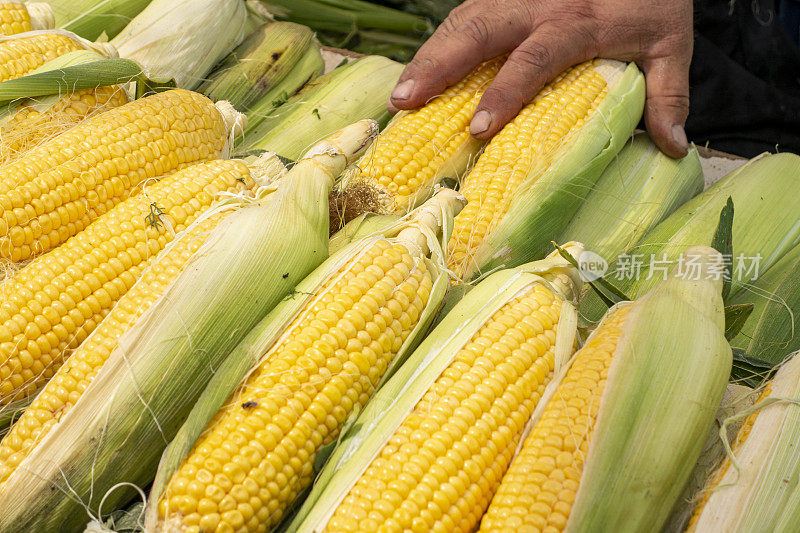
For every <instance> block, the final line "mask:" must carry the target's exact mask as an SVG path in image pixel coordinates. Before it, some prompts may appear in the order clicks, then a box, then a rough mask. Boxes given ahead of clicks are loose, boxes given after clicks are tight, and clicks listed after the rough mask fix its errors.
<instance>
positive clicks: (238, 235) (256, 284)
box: [0, 122, 377, 531]
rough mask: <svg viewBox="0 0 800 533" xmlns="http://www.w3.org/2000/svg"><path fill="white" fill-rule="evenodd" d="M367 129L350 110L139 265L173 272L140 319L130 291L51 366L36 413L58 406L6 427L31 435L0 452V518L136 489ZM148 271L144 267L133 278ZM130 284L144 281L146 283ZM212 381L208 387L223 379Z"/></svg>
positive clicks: (314, 227) (302, 271) (6, 523)
mask: <svg viewBox="0 0 800 533" xmlns="http://www.w3.org/2000/svg"><path fill="white" fill-rule="evenodd" d="M376 133H377V131H376V125H375V124H374V123H369V122H362V123H356V124H354V125H353V126H351V127H349V128H347V129H345V130H344V131H342V132H340V133H339V134H337V135H335V136H334V137H332V138H330V139H329V140H327V141H324V142H322V143H320V144H319V145H317V146H315V147H314V148H313V149H312V152H311V153H310V154H309V156H308V157H307V158H304V159H302V160H300V161H299V162H298V163H297V164H295V166H294V167H293V168H292V170H291V171H290V172H289V173H287V174H286V175H285V176H284V177H283V178H282V179H280V180H279V181H278V182H277V184H276V185H275V186H274V187H273V188H271V189H267V190H266V191H264V190H260V191H257V194H256V196H255V198H253V197H251V196H249V195H247V196H245V197H242V198H230V199H229V200H228V201H227V202H226V203H224V204H222V205H220V206H219V207H217V208H212V210H211V211H206V214H205V215H204V216H202V217H201V218H199V219H198V220H196V221H195V223H194V224H195V225H194V226H190V227H189V228H188V229H187V230H186V231H187V233H185V234H183V236H182V237H179V238H178V241H177V242H178V244H174V245H173V247H172V248H167V250H166V251H165V253H162V256H161V257H163V258H164V261H169V262H171V261H172V260H174V259H175V255H174V254H173V253H172V252H173V251H174V250H177V249H178V248H179V245H180V242H181V240H182V239H185V238H188V239H189V240H192V239H193V238H194V236H197V235H203V233H204V231H203V228H198V226H200V225H204V224H208V223H209V221H210V219H211V218H213V217H214V216H217V215H218V214H219V213H223V212H229V213H228V214H227V215H226V216H224V219H223V220H222V221H220V222H219V223H218V224H217V226H216V228H213V229H210V230H209V234H208V235H207V236H206V238H205V242H203V244H202V245H200V246H199V249H197V251H196V253H194V254H193V255H192V256H191V258H190V259H189V260H188V262H185V263H183V264H180V258H178V259H179V264H178V265H177V266H176V265H174V264H169V262H165V263H163V264H162V263H161V261H160V260H156V262H155V263H153V264H152V265H151V267H150V268H151V269H153V270H152V272H154V275H155V276H156V280H157V281H159V282H162V281H166V280H168V279H169V278H170V277H174V276H175V272H174V271H173V270H172V269H174V268H178V269H180V268H183V272H181V273H179V274H177V277H175V279H174V281H172V282H171V283H169V284H168V285H167V286H166V289H165V290H164V291H163V294H161V296H160V297H158V299H157V300H155V301H154V302H153V303H151V304H150V307H149V309H148V310H147V311H146V312H145V313H144V314H143V315H142V316H141V318H140V319H139V320H135V311H136V310H135V308H136V306H138V305H139V304H140V302H137V301H130V300H129V301H128V302H127V304H126V305H127V306H128V308H127V309H126V310H127V311H128V313H129V316H130V313H132V314H133V315H134V320H135V322H134V324H133V325H131V326H130V327H128V325H125V326H124V327H123V329H125V327H128V329H127V330H126V331H124V333H123V332H121V331H119V329H118V328H115V327H114V325H113V324H109V328H108V329H105V328H104V329H103V330H100V331H102V333H99V334H98V335H99V337H96V338H95V339H90V342H91V341H95V340H96V341H101V342H103V343H104V344H103V346H102V347H96V349H95V348H93V346H92V344H86V345H85V347H84V348H82V349H81V350H80V351H79V352H77V353H76V354H74V355H76V356H78V358H77V359H76V360H75V367H76V372H74V373H73V372H70V371H69V370H67V371H65V372H64V373H62V374H60V376H62V377H63V379H61V380H60V381H58V382H54V385H53V386H52V387H51V388H50V389H46V390H45V391H44V392H43V396H42V397H41V401H37V403H36V407H37V411H35V412H34V415H38V414H41V413H48V411H49V409H50V408H51V407H53V408H55V409H61V411H62V412H56V413H53V412H52V411H49V412H50V414H51V415H52V418H51V417H50V415H48V416H46V417H45V418H46V420H43V421H42V422H43V423H46V424H45V425H46V428H45V429H44V430H42V429H38V430H37V429H36V427H34V428H32V429H30V430H29V426H25V427H20V430H19V431H18V432H17V433H16V434H14V433H13V431H12V434H10V435H9V437H10V438H11V439H12V440H9V441H8V442H7V443H5V444H7V445H8V446H9V447H11V446H16V445H17V444H19V441H20V440H22V444H23V447H25V446H26V443H25V439H26V438H28V436H29V435H28V434H29V432H30V434H32V435H34V436H35V435H37V433H38V434H41V435H42V436H41V438H40V439H39V440H38V442H35V443H29V444H27V446H28V449H27V450H23V451H21V454H23V455H24V457H22V458H16V456H14V453H16V451H12V452H11V454H9V455H8V457H9V459H10V460H12V461H14V462H15V464H16V467H15V468H13V469H12V471H11V472H10V473H7V475H8V477H7V478H6V479H5V481H4V483H3V484H2V486H0V508H2V509H3V512H2V513H0V531H9V530H27V531H55V530H59V531H73V530H76V529H77V528H78V527H82V526H83V525H84V524H85V522H86V515H85V514H84V506H88V508H89V509H91V511H92V512H93V513H96V512H97V506H98V504H99V503H100V501H101V500H102V501H103V502H104V505H105V506H106V507H105V508H106V509H108V508H116V507H118V506H120V505H122V504H124V503H125V502H126V501H128V500H129V499H130V498H131V497H132V496H133V495H135V492H134V491H133V490H132V489H131V488H130V485H129V484H133V485H136V486H145V485H147V484H148V483H149V482H150V481H151V480H152V479H153V474H154V473H155V468H156V465H157V464H158V460H159V457H160V456H161V454H162V452H163V450H164V447H165V446H166V444H167V443H168V442H169V441H170V440H172V439H173V437H174V436H175V434H176V432H177V431H178V429H179V428H180V426H181V424H183V422H184V419H185V417H186V416H187V415H188V414H189V412H190V411H191V409H192V408H193V406H194V405H195V403H196V402H197V400H198V398H199V397H200V395H201V393H203V391H204V388H205V387H206V384H207V383H208V382H209V380H210V379H211V378H212V377H214V376H216V379H219V377H220V375H221V373H224V367H222V362H223V361H224V360H226V358H228V356H229V355H230V354H231V353H232V350H233V349H234V348H235V347H236V345H237V344H238V343H239V341H241V340H242V339H243V338H244V337H245V335H246V334H247V332H248V331H249V330H250V329H251V328H252V327H253V326H254V325H255V324H256V323H258V322H259V320H261V318H262V317H263V316H264V315H266V314H267V312H269V311H270V310H271V309H272V308H273V307H274V306H275V305H276V304H278V303H279V302H280V301H281V300H282V299H283V298H284V297H285V296H286V295H287V294H288V293H289V292H290V291H291V290H292V289H293V288H294V287H295V286H296V285H297V284H298V283H299V282H300V280H302V279H303V277H305V276H306V275H307V274H308V273H309V272H310V271H311V270H313V268H315V267H316V266H318V265H319V264H320V263H321V262H322V261H323V260H324V258H325V257H326V255H327V254H326V251H327V237H328V216H327V195H328V192H329V191H330V188H331V187H332V185H333V181H334V179H335V177H336V176H337V175H338V174H339V173H341V171H342V170H343V168H344V166H345V165H347V164H348V163H350V162H351V161H353V160H354V159H355V158H356V157H357V156H359V155H361V153H362V152H363V149H364V148H365V147H366V146H368V144H369V141H370V138H371V137H372V136H373V135H375V134H376ZM212 164H217V163H212ZM221 164H225V165H234V166H236V167H237V168H239V169H240V170H241V171H243V170H244V168H246V167H241V166H239V165H240V164H239V163H236V162H222V163H221ZM226 175H227V173H226ZM244 179H245V181H247V177H246V176H244ZM270 191H271V192H270ZM264 193H268V194H264ZM190 203H191V202H190ZM205 227H208V226H205ZM104 246H105V245H104ZM102 249H103V247H101V248H100V249H99V250H98V252H99V251H102ZM186 253H188V251H186ZM162 276H163V278H164V279H163V280H162ZM152 280H153V276H145V277H144V278H143V279H142V280H140V282H139V283H144V284H148V283H151V282H152ZM165 284H166V283H165ZM132 290H133V291H135V292H134V294H136V293H145V294H146V293H147V291H148V290H149V288H148V287H147V286H141V287H140V288H136V287H134V288H133V289H132ZM153 290H161V288H159V287H158V286H155V287H153ZM141 304H145V302H141ZM114 316H115V318H120V317H122V319H124V315H121V314H119V313H116V314H115V315H114ZM109 352H110V353H109ZM247 355H248V354H247V353H245V356H247ZM105 357H107V359H106V360H105V362H103V358H105ZM67 365H68V368H70V369H71V363H70V362H68V363H67ZM98 368H99V370H97V369H98ZM94 372H96V375H94ZM92 376H93V379H92ZM87 383H88V386H87V387H86V388H85V390H82V388H83V387H84V386H86V385H87ZM235 383H236V381H234V384H233V385H231V387H233V386H235ZM217 385H218V386H214V387H211V388H210V389H209V390H207V391H206V393H207V394H206V395H209V394H210V395H211V396H213V395H214V394H215V392H216V391H218V390H219V387H221V386H227V385H226V384H225V383H224V382H223V383H222V385H219V384H217ZM67 390H69V392H67ZM81 391H82V394H81ZM45 395H46V396H45ZM73 401H74V404H71V402H73ZM62 402H63V403H62ZM34 418H36V416H32V417H28V419H27V422H26V423H27V424H31V423H34V420H33V419H34ZM34 426H36V424H34ZM38 427H41V426H38ZM12 435H14V436H13V437H12ZM34 438H35V437H34ZM30 444H35V445H34V446H31V445H30ZM87 450H91V453H87ZM19 459H21V460H19ZM118 484H121V485H118ZM112 487H116V488H115V489H114V490H111V489H112Z"/></svg>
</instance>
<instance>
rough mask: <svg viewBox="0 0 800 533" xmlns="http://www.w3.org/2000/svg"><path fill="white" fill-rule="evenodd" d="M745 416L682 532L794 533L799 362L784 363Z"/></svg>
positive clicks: (799, 467)
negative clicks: (767, 532)
mask: <svg viewBox="0 0 800 533" xmlns="http://www.w3.org/2000/svg"><path fill="white" fill-rule="evenodd" d="M748 412H750V414H749V416H747V418H745V420H744V423H743V424H742V427H741V428H740V429H739V433H738V434H737V436H736V440H735V441H734V442H733V444H732V447H731V450H730V452H729V454H730V455H729V456H728V458H726V459H725V460H724V461H723V463H722V464H721V465H720V467H719V468H718V469H717V471H716V472H715V473H714V474H712V476H711V477H710V478H709V482H708V485H707V486H706V488H705V489H704V493H702V495H701V498H700V502H699V505H698V509H697V510H696V512H695V515H694V516H693V517H692V521H691V522H690V525H689V528H688V529H687V531H689V532H706V531H707V532H711V531H726V532H727V531H730V532H732V533H734V532H746V531H775V532H777V531H780V532H782V533H783V532H785V533H788V532H790V531H794V530H795V529H797V519H798V517H800V499H798V488H797V479H798V476H800V448H798V446H797V442H798V440H800V357H798V356H797V355H794V356H792V357H791V358H790V359H788V360H787V361H786V363H785V364H784V365H783V366H782V367H781V368H780V370H779V371H778V373H777V374H776V375H775V377H774V379H773V380H772V381H771V382H769V383H768V384H767V385H766V386H765V388H764V390H763V392H762V394H761V397H760V399H759V401H758V402H757V403H756V405H755V406H754V407H753V408H751V409H749V410H748V411H745V412H744V413H742V415H745V414H747V413H748ZM742 415H739V416H742ZM733 461H735V464H734V462H733Z"/></svg>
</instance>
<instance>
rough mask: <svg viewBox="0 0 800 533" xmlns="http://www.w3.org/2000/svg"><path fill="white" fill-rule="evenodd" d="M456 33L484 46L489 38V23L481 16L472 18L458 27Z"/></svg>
mask: <svg viewBox="0 0 800 533" xmlns="http://www.w3.org/2000/svg"><path fill="white" fill-rule="evenodd" d="M458 31H459V32H460V33H461V34H462V35H463V36H464V37H466V38H467V39H469V40H471V41H474V42H475V43H476V44H480V45H484V44H486V43H487V42H488V41H489V39H490V38H491V29H490V28H489V23H488V22H487V20H486V18H485V17H483V16H477V17H472V18H471V19H469V20H468V21H466V22H464V23H463V24H462V25H461V26H459V28H458Z"/></svg>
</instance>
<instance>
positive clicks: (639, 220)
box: [558, 133, 703, 263]
mask: <svg viewBox="0 0 800 533" xmlns="http://www.w3.org/2000/svg"><path fill="white" fill-rule="evenodd" d="M702 190H703V169H702V168H701V167H700V158H699V157H698V155H697V149H696V148H695V147H692V148H691V149H690V150H689V153H688V154H687V155H686V157H684V158H682V159H672V158H671V157H668V156H666V155H664V154H663V153H661V151H659V149H658V147H657V146H656V145H655V144H653V142H652V141H651V140H650V137H649V136H648V135H647V134H646V133H640V134H638V135H635V136H634V138H633V140H632V141H631V142H630V143H628V144H627V145H626V146H625V148H623V149H622V151H621V152H620V153H619V154H617V157H615V158H614V160H613V161H611V163H610V164H609V165H608V167H606V169H605V171H604V172H603V174H602V175H601V176H600V179H598V180H597V183H596V184H595V185H594V187H593V188H592V190H591V192H590V193H589V195H588V196H587V197H586V200H584V202H583V204H582V205H581V207H580V209H578V212H577V213H576V214H575V217H574V218H573V219H572V221H571V222H570V223H569V226H567V228H566V229H565V230H564V233H562V234H561V237H560V239H558V241H559V242H567V241H579V242H581V243H583V245H584V246H585V247H586V249H587V250H591V251H592V252H595V253H597V254H599V255H600V256H601V257H602V258H603V259H605V260H606V261H607V262H609V263H610V262H612V261H614V260H615V259H616V258H617V256H618V255H619V254H621V253H623V252H624V251H625V250H629V249H630V248H631V247H632V246H633V245H634V244H636V242H637V241H639V239H641V238H642V236H643V235H645V234H646V233H647V232H648V231H649V230H650V229H651V228H652V227H653V226H655V225H656V224H658V223H659V222H661V221H662V220H663V219H664V218H666V217H667V216H668V215H669V214H670V213H672V212H673V211H674V210H675V209H677V208H678V207H679V206H681V205H682V204H684V203H685V202H687V201H688V200H689V199H690V198H692V197H693V196H695V195H696V194H698V193H699V192H701V191H702Z"/></svg>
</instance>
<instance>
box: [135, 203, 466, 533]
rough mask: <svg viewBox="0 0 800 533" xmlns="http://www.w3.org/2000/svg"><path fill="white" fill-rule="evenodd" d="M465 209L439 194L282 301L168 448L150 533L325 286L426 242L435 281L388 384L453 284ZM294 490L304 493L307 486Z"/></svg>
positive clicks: (335, 258)
mask: <svg viewBox="0 0 800 533" xmlns="http://www.w3.org/2000/svg"><path fill="white" fill-rule="evenodd" d="M463 205H464V199H463V197H461V196H460V195H459V194H458V193H456V192H455V191H453V190H442V191H441V192H440V194H438V195H437V196H436V197H434V198H432V199H431V200H430V201H429V202H428V203H427V204H425V205H424V206H422V207H420V209H418V210H417V211H415V212H414V213H411V214H410V215H409V216H408V217H407V218H405V219H403V220H400V221H398V222H397V223H395V224H393V225H391V226H390V227H388V228H384V229H382V230H381V231H379V232H377V233H373V234H372V235H370V236H367V237H365V238H363V239H360V240H358V241H354V242H353V243H352V244H350V245H348V246H346V247H344V248H343V249H341V250H340V251H339V252H337V253H336V254H334V255H332V256H331V257H330V258H329V259H328V260H327V261H326V262H325V263H323V264H322V265H321V266H320V267H319V268H317V269H316V270H315V271H314V272H313V273H312V274H310V275H309V276H308V277H307V278H306V279H304V280H303V281H302V282H301V283H300V284H299V285H298V286H297V290H296V291H295V292H294V293H293V295H292V297H291V298H287V299H285V300H284V301H283V302H281V304H279V305H278V306H277V307H276V308H275V309H274V310H273V311H272V312H271V313H270V314H268V315H267V316H266V317H265V318H264V319H263V320H262V321H261V322H260V323H259V324H258V325H257V326H256V327H255V328H253V329H252V330H251V332H250V333H249V334H248V336H247V337H246V338H245V339H244V340H243V341H242V343H241V344H240V345H239V346H238V347H237V348H236V349H235V350H234V351H233V353H232V354H231V356H230V357H228V359H226V361H225V363H224V364H223V366H222V367H221V368H220V369H219V371H218V373H217V375H216V376H215V377H214V379H213V380H212V381H211V382H209V384H208V387H207V389H206V393H205V394H204V395H203V401H202V403H200V404H198V405H197V406H196V407H195V409H194V410H193V411H192V413H191V415H190V416H189V418H188V419H187V421H186V423H185V424H184V426H183V427H182V428H181V430H180V432H179V433H178V435H177V436H176V438H175V440H173V442H172V443H171V444H170V446H169V447H168V448H167V450H166V452H165V454H164V456H163V458H162V461H161V464H160V465H159V471H158V474H157V476H156V479H155V482H154V484H153V489H152V491H151V494H150V498H149V502H150V505H149V506H148V512H147V516H146V520H145V524H146V528H147V529H149V530H153V529H155V530H158V529H159V528H160V529H167V528H165V527H164V524H163V523H158V524H157V522H159V517H158V502H159V501H160V499H161V497H162V495H163V492H164V490H165V489H166V487H167V484H168V482H169V481H170V478H171V476H172V475H173V474H174V473H175V472H176V471H177V469H178V468H180V466H181V464H182V463H183V462H184V461H185V460H186V458H187V456H188V454H189V453H190V452H191V451H192V448H193V446H194V444H195V441H196V440H197V439H198V437H199V436H200V435H201V433H202V432H203V431H204V430H210V428H209V427H208V425H209V422H210V421H211V420H212V419H213V417H214V416H215V414H217V412H218V411H219V410H220V409H224V408H225V407H224V406H225V405H226V402H229V401H230V398H235V397H236V396H234V395H235V393H236V391H237V389H239V387H240V386H241V384H242V380H243V379H245V378H246V376H247V374H248V371H249V369H251V368H253V367H256V366H258V365H260V364H262V362H263V361H264V360H265V358H268V357H269V355H270V354H271V353H272V350H273V348H274V347H276V346H277V345H278V343H279V342H281V339H283V338H284V335H285V332H286V331H287V328H288V327H289V326H290V325H291V324H292V323H293V321H294V320H295V319H296V318H297V317H298V316H299V313H301V312H302V311H303V310H304V309H306V308H308V306H309V305H315V301H317V298H318V295H319V294H320V290H321V289H322V288H324V287H325V286H326V285H327V282H328V281H329V280H330V279H331V278H332V277H333V276H337V275H339V273H340V272H341V270H342V268H343V267H344V266H345V265H346V264H348V263H349V262H351V261H352V260H353V258H356V257H358V256H359V255H360V254H362V253H363V252H364V251H365V250H368V249H369V248H371V247H372V246H373V244H374V243H375V242H376V241H377V240H380V239H392V240H398V242H412V243H413V245H414V246H419V245H418V244H417V243H419V242H420V240H421V242H424V243H425V246H424V247H421V248H422V250H423V251H422V254H423V258H422V260H423V261H424V262H425V264H426V265H427V266H428V269H429V271H430V272H431V274H432V276H433V278H434V280H433V288H432V291H431V295H430V297H429V300H428V303H427V305H426V306H425V309H424V311H423V312H422V313H421V314H420V318H419V319H418V321H417V323H416V325H415V326H414V329H413V331H412V332H411V333H410V334H409V336H408V338H407V339H406V340H405V342H404V343H403V346H402V347H401V348H400V350H399V351H398V353H397V355H396V357H395V358H394V359H393V360H392V362H391V363H390V364H389V365H388V367H387V368H386V370H385V372H384V376H383V378H382V379H381V381H380V383H379V384H378V386H377V387H376V390H378V389H379V388H380V385H381V383H383V382H385V381H386V380H387V379H388V378H389V377H390V376H391V375H392V373H393V372H394V371H395V369H397V368H399V367H400V365H402V364H403V361H404V360H405V359H406V357H407V356H408V355H409V354H410V353H411V352H412V351H413V350H414V348H416V346H417V344H419V342H420V341H421V340H422V336H423V335H424V334H425V332H426V331H427V329H428V326H429V325H430V323H431V321H432V320H433V317H434V316H435V315H436V311H437V310H438V308H439V304H440V303H441V300H442V298H443V297H444V294H445V292H446V290H447V286H448V284H449V279H448V276H447V273H446V271H445V267H446V260H445V250H446V246H447V239H448V238H449V231H450V230H451V229H452V225H453V223H452V221H453V217H454V216H455V214H456V213H458V211H460V210H461V208H462V207H463ZM425 248H427V252H425V251H424V249H425ZM301 379H302V378H301ZM345 409H347V408H345ZM351 409H352V407H351ZM351 412H352V411H351ZM317 453H322V450H321V449H317V450H316V452H315V454H312V458H311V460H314V459H313V458H314V456H315V455H316V454H317ZM296 488H297V489H298V490H301V489H302V488H304V487H296ZM265 503H266V502H265ZM286 510H288V507H286V508H282V509H281V513H283V512H285V511H286Z"/></svg>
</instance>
